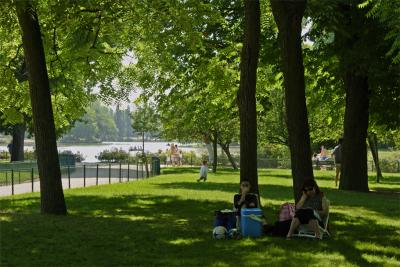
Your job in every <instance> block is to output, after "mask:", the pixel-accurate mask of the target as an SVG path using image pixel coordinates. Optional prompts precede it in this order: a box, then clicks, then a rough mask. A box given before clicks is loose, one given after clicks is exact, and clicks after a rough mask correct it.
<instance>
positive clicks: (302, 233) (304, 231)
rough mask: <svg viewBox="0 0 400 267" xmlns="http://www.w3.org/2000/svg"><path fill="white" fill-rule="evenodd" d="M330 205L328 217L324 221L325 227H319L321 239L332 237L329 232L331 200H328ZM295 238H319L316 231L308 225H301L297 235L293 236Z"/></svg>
mask: <svg viewBox="0 0 400 267" xmlns="http://www.w3.org/2000/svg"><path fill="white" fill-rule="evenodd" d="M326 202H327V205H328V215H326V217H325V218H324V219H323V224H324V227H321V225H319V224H318V226H319V231H320V232H321V238H323V237H324V236H331V234H330V233H329V231H328V223H329V204H330V203H329V200H326ZM293 236H295V237H308V238H317V237H316V235H315V233H314V231H313V230H312V229H311V228H310V226H309V225H308V224H301V225H300V226H299V228H298V230H297V234H293Z"/></svg>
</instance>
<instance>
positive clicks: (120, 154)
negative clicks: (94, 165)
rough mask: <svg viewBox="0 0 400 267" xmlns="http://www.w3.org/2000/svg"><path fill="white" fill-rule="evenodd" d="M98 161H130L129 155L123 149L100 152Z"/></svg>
mask: <svg viewBox="0 0 400 267" xmlns="http://www.w3.org/2000/svg"><path fill="white" fill-rule="evenodd" d="M97 159H98V160H100V161H101V162H121V161H127V160H128V159H129V153H128V152H126V151H124V150H122V149H117V148H115V149H111V150H104V151H102V152H100V154H99V155H98V156H97Z"/></svg>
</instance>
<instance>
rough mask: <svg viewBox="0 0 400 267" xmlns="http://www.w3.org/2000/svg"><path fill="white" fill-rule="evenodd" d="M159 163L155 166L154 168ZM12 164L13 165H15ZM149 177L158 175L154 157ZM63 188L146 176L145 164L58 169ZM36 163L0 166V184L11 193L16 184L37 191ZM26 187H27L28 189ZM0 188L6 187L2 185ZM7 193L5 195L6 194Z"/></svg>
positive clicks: (79, 166) (86, 164) (25, 190)
mask: <svg viewBox="0 0 400 267" xmlns="http://www.w3.org/2000/svg"><path fill="white" fill-rule="evenodd" d="M157 164H158V167H157ZM14 167H15V166H14ZM147 167H148V174H149V177H152V176H155V175H159V174H160V172H159V162H158V163H157V160H156V159H153V160H152V161H150V162H149V163H148V166H147ZM60 170H61V178H62V181H63V188H64V189H66V188H73V187H86V186H89V185H99V184H111V183H122V182H129V181H132V180H139V179H145V178H147V172H146V165H145V164H144V163H143V162H141V161H137V162H135V163H124V162H117V163H85V164H76V165H75V166H64V167H61V168H60ZM38 182H39V173H38V169H37V166H32V167H31V168H15V169H14V168H13V169H0V186H2V187H4V186H5V187H7V189H8V187H10V188H9V190H10V192H9V193H11V195H14V194H15V191H16V190H15V189H16V186H20V185H24V189H23V190H22V191H23V193H27V192H35V190H36V191H38V190H39V183H38ZM28 186H29V190H27V188H28ZM2 190H5V189H4V188H2ZM20 191H21V190H20ZM9 193H7V194H9Z"/></svg>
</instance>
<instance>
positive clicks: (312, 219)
mask: <svg viewBox="0 0 400 267" xmlns="http://www.w3.org/2000/svg"><path fill="white" fill-rule="evenodd" d="M301 191H302V192H303V194H302V196H301V198H300V200H299V201H298V202H297V204H296V213H295V216H294V218H293V220H292V223H291V225H290V229H289V232H288V234H287V236H286V237H287V239H290V238H291V237H292V235H293V233H294V231H296V230H297V228H298V227H299V225H300V224H309V225H310V227H311V229H313V231H314V233H315V237H317V238H319V239H321V233H320V231H319V227H318V224H320V225H321V226H323V222H322V218H324V217H325V216H326V215H328V212H329V211H328V209H329V207H328V202H327V200H326V197H325V196H324V193H322V192H321V191H320V189H319V187H318V185H317V183H316V182H315V180H314V179H307V180H305V181H304V183H303V186H302V187H301Z"/></svg>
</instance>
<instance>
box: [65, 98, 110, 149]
mask: <svg viewBox="0 0 400 267" xmlns="http://www.w3.org/2000/svg"><path fill="white" fill-rule="evenodd" d="M117 135H118V129H117V127H116V124H115V121H114V114H113V111H112V110H111V109H109V108H107V107H105V106H103V105H101V104H100V102H95V103H94V104H93V105H92V106H90V107H89V108H88V109H87V110H86V114H85V115H84V116H83V118H82V119H81V121H79V122H77V123H75V127H74V128H72V129H71V131H70V132H68V133H67V134H65V135H64V136H63V139H62V140H63V141H65V142H69V141H75V142H98V141H111V140H116V139H117Z"/></svg>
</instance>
